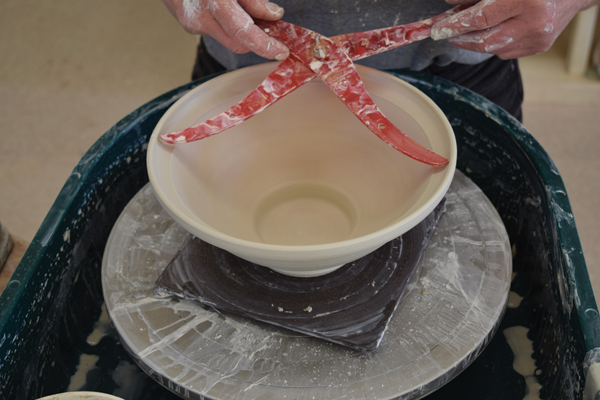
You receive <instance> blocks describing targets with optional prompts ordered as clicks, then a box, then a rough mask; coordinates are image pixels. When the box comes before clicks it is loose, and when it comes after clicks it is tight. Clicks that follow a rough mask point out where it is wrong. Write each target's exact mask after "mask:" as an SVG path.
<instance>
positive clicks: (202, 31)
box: [162, 0, 289, 61]
mask: <svg viewBox="0 0 600 400" xmlns="http://www.w3.org/2000/svg"><path fill="white" fill-rule="evenodd" d="M162 1H163V3H164V4H165V6H166V7H167V9H168V10H169V12H170V13H171V14H172V15H173V16H174V17H175V19H177V21H178V22H179V23H180V24H181V26H182V27H183V29H185V31H186V32H188V33H191V34H194V35H207V36H211V37H212V38H214V39H215V40H217V41H218V42H219V43H221V44H222V45H223V46H225V47H226V48H228V49H229V50H231V51H233V52H234V53H238V54H243V53H248V52H249V51H252V52H254V53H256V54H258V55H259V56H262V57H265V58H267V59H277V60H280V61H281V60H284V59H285V58H287V56H288V55H289V50H288V48H287V47H286V46H285V45H284V44H283V43H281V42H279V41H277V40H275V39H273V38H271V37H269V36H268V35H267V34H266V33H264V32H263V31H262V30H261V29H260V28H258V27H257V26H256V25H254V21H253V20H252V18H257V19H264V20H268V21H276V20H278V19H280V18H281V17H282V16H283V8H281V7H279V6H277V5H275V4H273V3H270V2H269V1H268V0H162Z"/></svg>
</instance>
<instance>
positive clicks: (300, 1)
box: [203, 0, 491, 71]
mask: <svg viewBox="0 0 600 400" xmlns="http://www.w3.org/2000/svg"><path fill="white" fill-rule="evenodd" d="M274 2H275V3H276V4H278V5H280V6H282V7H283V8H284V9H285V14H284V16H283V18H282V19H283V20H284V21H287V22H291V23H293V24H296V25H299V26H302V27H305V28H308V29H311V30H313V31H315V32H318V33H320V34H322V35H325V36H335V35H339V34H342V33H351V32H360V31H365V30H371V29H379V28H387V27H389V26H396V25H402V24H406V23H410V22H415V21H420V20H422V19H426V18H429V17H433V16H435V15H438V14H440V13H442V12H444V11H446V10H448V9H450V8H451V7H453V6H451V5H449V4H447V3H446V2H445V1H444V0H312V1H311V0H275V1H274ZM203 40H204V42H205V44H206V48H207V50H208V52H209V53H210V54H211V55H212V56H213V57H214V58H215V59H216V60H217V61H219V62H220V63H221V64H222V65H223V66H225V67H226V68H227V69H228V70H232V69H237V68H241V67H245V66H248V65H253V64H258V63H262V62H265V61H267V60H265V59H264V58H262V57H259V56H257V55H256V54H254V53H247V54H235V53H233V52H231V51H229V50H227V49H226V48H225V47H223V46H222V45H221V44H219V43H218V42H217V41H216V40H214V39H213V38H211V37H204V38H203ZM489 57H491V55H490V54H483V53H476V52H472V51H467V50H463V49H459V48H458V47H455V46H453V45H451V44H450V43H448V42H446V41H445V40H440V41H437V42H436V41H433V40H432V39H425V40H421V41H419V42H416V43H412V44H409V45H407V46H403V47H400V48H398V49H395V50H390V51H387V52H385V53H381V54H378V55H375V56H372V57H368V58H365V59H363V60H360V61H358V62H357V63H359V64H363V65H367V66H369V67H373V68H378V69H396V68H409V69H412V70H416V71H420V70H422V69H424V68H427V67H428V66H430V65H432V64H435V65H440V66H444V65H448V64H450V63H452V62H458V63H461V64H478V63H480V62H482V61H484V60H486V59H488V58H489Z"/></svg>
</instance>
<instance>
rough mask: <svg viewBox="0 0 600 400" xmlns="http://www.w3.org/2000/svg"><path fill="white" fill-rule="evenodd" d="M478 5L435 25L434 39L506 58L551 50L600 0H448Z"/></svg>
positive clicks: (448, 0)
mask: <svg viewBox="0 0 600 400" xmlns="http://www.w3.org/2000/svg"><path fill="white" fill-rule="evenodd" d="M446 2H447V3H449V4H471V3H476V4H475V5H474V6H472V7H470V8H468V9H466V10H464V11H462V12H460V13H458V14H455V15H453V16H451V17H449V18H446V19H445V20H442V21H440V22H438V23H437V24H436V25H434V26H433V29H432V35H431V37H432V38H433V39H434V40H440V39H447V40H448V42H450V43H452V44H453V45H455V46H457V47H460V48H462V49H466V50H472V51H478V52H481V53H492V54H496V55H497V56H498V57H500V58H502V59H505V60H507V59H511V58H518V57H525V56H529V55H533V54H537V53H543V52H545V51H547V50H548V49H549V48H550V47H551V46H552V44H553V43H554V41H555V40H556V38H557V37H558V35H559V34H560V33H561V32H562V31H563V30H564V29H565V27H566V26H567V24H568V23H569V21H571V19H572V18H573V17H574V16H575V14H577V12H579V11H580V10H583V9H585V8H588V7H590V6H592V5H594V4H595V3H598V0H481V1H477V0H446Z"/></svg>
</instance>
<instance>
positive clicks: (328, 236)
mask: <svg viewBox="0 0 600 400" xmlns="http://www.w3.org/2000/svg"><path fill="white" fill-rule="evenodd" d="M266 67H268V68H266ZM273 67H274V66H273V65H266V66H265V65H261V66H257V67H252V68H247V69H244V70H239V71H236V72H234V73H230V74H226V75H223V76H221V77H219V78H215V79H213V80H211V81H209V82H207V83H206V84H203V85H201V86H200V87H198V88H197V89H195V90H194V91H193V92H191V93H189V94H188V95H186V96H185V97H184V98H182V99H181V100H180V101H179V102H177V103H176V104H175V105H174V106H173V107H172V108H171V109H170V110H169V112H168V113H167V114H165V117H163V120H161V122H160V123H159V125H158V126H157V129H156V131H155V132H154V135H153V141H154V143H151V147H153V148H149V172H150V175H151V180H152V181H153V185H154V186H155V189H156V186H158V187H159V188H158V190H157V194H158V195H159V199H160V200H161V202H162V203H163V205H165V206H166V207H167V209H170V210H171V211H172V214H173V213H174V214H175V215H174V216H176V219H177V220H179V222H180V223H182V225H183V226H184V227H186V228H187V229H188V230H189V231H190V232H191V233H193V234H196V235H197V236H200V237H201V238H204V237H203V235H206V234H207V232H208V234H209V235H217V236H219V237H221V238H223V237H225V238H232V240H242V241H248V242H253V243H260V244H264V245H275V246H281V245H283V246H306V245H324V244H331V243H338V242H343V241H347V240H352V239H356V238H360V237H363V236H365V235H370V234H373V233H375V232H378V231H381V230H382V229H386V228H389V227H391V226H393V225H395V224H398V223H402V221H405V220H406V221H407V222H408V223H409V224H411V223H412V225H413V226H414V225H415V224H416V223H418V222H419V221H420V219H421V218H423V217H424V215H423V216H422V217H418V214H419V213H420V212H422V210H423V208H424V207H427V206H428V204H429V203H432V201H435V199H433V198H434V197H436V196H438V197H439V198H438V199H437V201H439V199H440V198H441V196H439V191H440V190H441V189H442V188H441V186H444V184H445V181H446V180H447V181H448V182H447V184H449V179H448V176H447V175H448V170H452V171H453V168H454V167H453V165H452V164H453V160H452V159H453V158H455V149H454V147H453V145H454V142H453V138H452V131H451V128H450V127H449V125H448V124H447V121H446V120H445V118H444V117H443V114H442V115H440V114H441V112H440V111H439V110H438V109H437V108H436V107H432V104H433V103H432V102H431V101H430V100H429V99H428V98H426V97H424V95H422V94H421V93H420V92H418V91H416V90H415V89H413V88H412V87H410V86H409V85H407V84H405V83H404V82H402V81H400V80H398V79H396V78H394V77H392V76H390V75H387V74H383V73H381V72H379V71H375V70H371V69H366V68H360V69H359V72H360V73H361V76H362V78H363V80H364V82H365V85H366V86H367V89H368V90H369V92H370V94H371V96H372V97H373V99H374V101H375V102H376V104H377V105H378V106H379V107H380V109H381V110H382V112H383V113H384V114H385V115H386V116H387V117H388V118H389V119H390V120H391V121H392V123H394V124H395V125H396V126H397V127H399V128H400V129H401V130H402V131H403V132H405V133H406V134H408V135H409V136H410V137H412V138H413V139H414V140H416V141H417V142H419V143H421V144H422V145H424V146H426V147H428V148H431V149H433V150H434V151H436V152H438V154H441V155H443V156H445V157H447V158H449V159H451V165H450V166H449V167H446V168H433V167H430V166H427V165H424V164H421V163H419V162H416V161H414V160H412V159H410V158H408V157H406V156H404V155H403V154H401V153H399V152H398V151H396V150H394V149H393V148H391V147H390V146H388V145H387V144H385V143H384V142H382V141H381V140H379V139H378V138H377V137H376V136H375V135H374V134H373V133H371V132H370V131H369V130H368V129H367V128H366V127H365V126H364V125H363V124H362V123H361V122H360V121H359V120H358V119H357V118H356V117H355V116H354V115H353V114H352V113H351V112H350V111H349V110H348V109H347V108H346V106H345V105H344V104H343V103H342V102H341V101H340V100H339V99H338V98H337V97H336V96H335V95H334V94H333V93H332V92H331V91H330V90H329V88H328V87H327V86H326V85H325V84H324V83H323V82H321V81H320V80H318V79H315V80H314V81H312V82H309V83H308V84H306V85H304V86H303V87H301V88H299V89H298V90H296V91H295V92H293V93H291V94H290V95H288V96H287V97H285V98H284V99H282V100H280V101H279V102H278V103H276V104H275V105H273V106H271V107H269V108H268V109H266V110H265V111H263V112H262V113H260V114H258V115H256V116H255V117H253V118H251V119H249V120H247V121H246V122H243V123H242V124H240V125H238V126H237V127H234V128H232V129H230V130H228V131H225V132H222V133H220V134H218V135H215V136H213V137H210V138H207V139H204V140H200V141H197V142H193V143H188V144H185V145H178V146H170V145H164V144H162V143H160V142H158V141H157V135H158V134H160V133H163V132H167V131H172V130H175V129H181V128H185V127H187V126H190V125H194V124H196V123H198V122H201V121H203V120H205V119H207V118H210V117H212V116H214V115H217V114H219V113H220V112H222V111H224V110H226V109H227V108H228V107H230V106H231V105H233V104H235V103H236V102H238V101H239V100H241V99H242V98H243V97H244V96H245V95H247V93H248V92H249V91H250V90H252V89H254V88H255V87H256V86H257V85H258V84H260V82H261V81H262V79H264V77H266V75H267V74H268V73H269V72H270V70H272V68H273ZM446 188H447V186H446ZM443 191H444V192H445V190H443ZM442 195H443V193H442ZM432 199H433V200H432ZM437 201H435V204H431V208H433V207H434V206H435V205H436V204H437ZM413 220H414V221H413ZM411 227H412V226H411ZM409 228H410V227H409Z"/></svg>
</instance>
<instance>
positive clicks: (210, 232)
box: [146, 62, 457, 253]
mask: <svg viewBox="0 0 600 400" xmlns="http://www.w3.org/2000/svg"><path fill="white" fill-rule="evenodd" d="M277 64H278V63H277V62H269V63H262V64H256V65H252V66H248V67H243V68H240V69H237V70H234V71H230V72H227V73H225V74H221V75H218V76H216V77H214V78H212V79H209V80H207V81H206V82H204V83H202V84H200V85H198V86H196V87H195V88H193V89H191V90H190V91H189V92H188V93H186V94H185V95H184V96H182V97H181V98H180V99H179V100H177V101H176V102H175V103H173V104H172V105H171V106H170V107H169V109H168V110H167V111H166V112H165V114H164V115H163V116H162V117H161V118H160V120H159V121H158V123H157V124H156V126H155V128H154V130H153V132H152V135H151V137H150V139H149V143H148V149H147V158H146V165H147V171H148V177H149V179H150V183H151V185H152V187H153V189H154V192H155V194H156V196H157V198H158V200H159V202H160V203H161V204H162V206H163V207H164V208H165V210H166V211H167V212H168V213H169V214H171V216H172V217H173V218H174V219H175V220H176V222H177V223H178V224H179V225H181V226H182V227H183V228H184V229H185V230H186V231H188V232H189V233H191V234H192V235H194V236H198V237H199V238H200V239H202V240H205V241H207V242H209V243H211V244H215V243H214V242H213V241H211V240H210V239H212V238H215V239H217V240H218V241H221V242H227V243H228V244H229V245H232V246H236V247H243V248H247V249H248V248H252V249H254V250H257V251H269V252H272V253H291V252H302V253H318V252H325V251H327V252H329V251H332V250H335V249H341V248H348V247H352V246H356V245H359V244H364V243H368V242H371V241H376V240H379V239H380V238H381V237H385V236H389V235H391V234H392V232H393V231H395V230H397V228H398V226H399V225H401V224H402V225H404V226H407V229H405V231H404V232H406V231H408V230H410V229H412V228H413V227H414V226H416V225H417V224H418V223H419V222H420V221H421V220H422V218H421V217H419V218H417V216H423V215H424V216H426V215H427V214H429V212H431V211H432V210H433V209H434V208H435V207H436V206H437V205H438V203H439V202H440V201H441V200H442V198H443V196H444V194H445V193H446V192H447V190H448V188H449V187H450V184H451V183H452V179H453V177H454V172H455V170H456V162H457V144H456V138H455V135H454V130H453V129H452V126H451V125H450V122H449V121H448V119H447V118H446V115H445V114H444V113H443V112H442V110H441V109H440V108H439V107H438V106H437V104H436V103H435V102H434V101H433V100H432V99H431V98H430V97H429V96H427V95H426V94H425V93H423V92H422V91H421V90H419V89H417V88H416V87H414V86H413V85H411V84H410V83H408V82H406V81H404V80H402V79H400V78H399V77H397V76H395V75H392V74H390V73H387V72H384V71H381V70H378V69H375V68H371V67H366V66H363V65H356V68H357V69H358V70H359V72H360V73H361V75H363V74H374V75H380V76H385V78H386V79H392V80H395V81H396V82H398V83H400V85H401V86H403V87H404V88H405V89H406V90H409V91H412V92H414V93H415V94H417V95H418V96H420V97H421V98H422V100H423V101H424V102H425V103H427V105H428V106H430V107H431V109H432V111H434V112H435V113H436V114H437V115H438V117H439V119H440V121H441V123H442V124H443V125H444V127H445V128H446V132H449V135H448V136H449V139H450V140H449V142H450V154H449V157H448V164H446V165H445V166H444V167H433V166H432V167H431V168H434V169H437V170H439V172H442V171H444V170H445V171H444V172H443V174H444V176H443V178H442V181H441V185H439V187H438V188H437V190H436V191H435V192H434V193H433V194H432V195H431V196H430V198H429V200H428V201H426V202H425V203H423V204H422V205H421V206H420V207H419V208H417V209H416V210H414V211H412V212H411V213H410V214H409V215H408V216H407V217H406V218H402V219H400V220H399V221H396V222H394V223H392V224H390V225H388V226H386V227H384V228H382V229H379V230H376V231H374V232H371V233H368V234H366V235H362V236H358V237H355V238H351V239H346V240H340V241H337V242H331V243H323V244H312V245H280V244H269V243H261V242H255V241H251V240H247V239H240V238H237V237H235V236H231V235H228V234H226V233H223V232H221V231H219V230H217V229H215V228H213V227H212V226H210V225H209V224H207V223H203V224H202V225H200V224H195V223H190V222H188V218H187V216H186V215H185V214H184V213H183V212H182V211H181V210H179V208H178V207H175V205H174V204H173V203H172V202H171V201H170V200H169V198H168V197H167V196H166V195H165V193H164V192H163V191H162V189H161V187H160V185H158V179H157V176H156V173H155V171H154V168H153V163H152V157H151V154H153V153H154V151H156V149H157V148H160V143H159V141H160V139H159V138H158V135H159V133H160V131H161V129H162V127H163V125H164V124H165V122H166V121H167V120H168V119H169V118H170V117H171V115H172V114H174V113H175V110H176V108H177V105H179V104H183V103H185V102H186V101H187V100H188V99H189V98H191V97H194V96H195V94H196V92H197V91H199V90H201V88H202V87H205V85H207V84H216V83H218V81H219V80H222V79H231V78H236V76H237V75H244V74H247V73H248V72H249V71H251V70H252V69H265V70H266V69H268V67H275V66H276V65H277ZM205 88H206V87H205ZM424 216H423V217H424ZM192 222H194V221H192ZM190 228H192V229H190ZM200 228H201V229H200ZM192 230H193V231H200V232H202V233H203V234H204V235H197V234H196V233H194V232H191V231H192ZM399 235H400V234H397V235H396V234H394V237H397V236H399ZM200 236H206V237H208V238H209V239H208V240H207V239H206V238H205V237H200ZM391 239H393V238H390V240H391ZM217 247H219V246H218V245H217Z"/></svg>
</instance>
